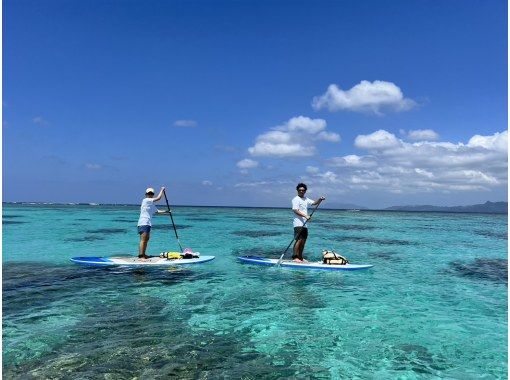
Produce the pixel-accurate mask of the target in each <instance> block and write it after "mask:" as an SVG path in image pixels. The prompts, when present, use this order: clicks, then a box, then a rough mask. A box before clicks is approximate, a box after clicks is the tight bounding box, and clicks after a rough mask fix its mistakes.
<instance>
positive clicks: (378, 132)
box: [2, 0, 508, 208]
mask: <svg viewBox="0 0 510 380" xmlns="http://www.w3.org/2000/svg"><path fill="white" fill-rule="evenodd" d="M2 12H3V20H2V24H3V28H2V34H3V44H2V58H3V64H2V68H3V77H2V79H3V88H2V149H3V154H2V163H3V165H2V197H3V201H7V202H14V201H36V202H64V203H65V202H94V203H133V204H136V203H139V202H140V200H141V199H142V198H143V195H144V192H145V189H146V188H147V187H149V186H151V187H154V188H156V189H158V188H160V187H161V186H166V187H167V194H168V196H169V200H170V203H171V204H176V205H213V206H264V207H267V206H277V207H287V206H289V205H290V200H291V198H292V197H294V196H295V195H296V191H295V188H296V185H297V184H298V183H299V182H305V183H306V184H307V185H308V193H307V195H308V196H309V197H310V198H312V199H316V198H317V197H319V196H321V195H324V196H325V197H326V203H324V207H326V206H330V207H335V206H339V205H345V204H350V205H359V206H363V207H370V208H384V207H389V206H393V205H423V204H430V205H442V206H456V205H468V204H477V203H484V202H486V201H506V200H507V197H508V193H507V189H508V183H507V180H508V179H507V175H508V169H507V166H508V164H507V163H508V158H507V157H508V142H507V139H508V137H507V136H508V135H507V121H508V116H507V105H508V98H507V89H508V78H507V72H508V71H507V57H508V53H507V48H508V42H507V36H508V35H507V15H508V11H507V3H506V1H502V0H479V1H478V0H476V1H475V0H445V1H418V0H405V1H398V0H395V1H378V0H377V1H376V0H373V1H370V0H365V1H357V0H353V1H322V0H318V1H312V2H310V1H283V0H282V1H279V0H275V1H264V0H258V1H249V0H246V1H150V0H149V1H142V0H139V1H134V0H125V1H103V0H91V1H67V0H44V1H40V0H38V1H29V0H4V1H3V9H2Z"/></svg>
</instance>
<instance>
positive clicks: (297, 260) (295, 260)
mask: <svg viewBox="0 0 510 380" xmlns="http://www.w3.org/2000/svg"><path fill="white" fill-rule="evenodd" d="M292 261H293V262H295V263H299V264H301V263H302V262H303V261H302V260H299V259H294V260H292Z"/></svg>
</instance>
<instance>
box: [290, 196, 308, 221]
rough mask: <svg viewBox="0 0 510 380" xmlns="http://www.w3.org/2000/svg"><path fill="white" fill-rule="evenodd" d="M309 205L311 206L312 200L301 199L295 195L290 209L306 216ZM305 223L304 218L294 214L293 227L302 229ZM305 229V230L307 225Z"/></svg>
mask: <svg viewBox="0 0 510 380" xmlns="http://www.w3.org/2000/svg"><path fill="white" fill-rule="evenodd" d="M311 204H313V200H311V199H310V198H306V197H305V198H301V197H300V196H299V195H296V196H295V197H294V198H292V209H293V210H299V211H301V212H304V213H305V214H306V215H308V206H310V205H311ZM305 222H306V219H305V218H303V217H302V216H298V215H296V213H294V227H302V226H303V225H304V224H305ZM305 228H307V225H306V226H305Z"/></svg>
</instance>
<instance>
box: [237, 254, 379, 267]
mask: <svg viewBox="0 0 510 380" xmlns="http://www.w3.org/2000/svg"><path fill="white" fill-rule="evenodd" d="M237 259H238V260H239V261H241V262H242V263H246V264H255V265H267V266H276V265H277V264H278V259H268V258H266V257H258V256H239V257H238V258H237ZM280 265H281V267H282V268H291V269H317V270H332V271H341V270H361V269H368V268H372V267H373V265H368V264H345V265H329V264H324V263H322V261H319V262H308V263H296V262H294V261H291V260H283V261H282V262H281V264H280Z"/></svg>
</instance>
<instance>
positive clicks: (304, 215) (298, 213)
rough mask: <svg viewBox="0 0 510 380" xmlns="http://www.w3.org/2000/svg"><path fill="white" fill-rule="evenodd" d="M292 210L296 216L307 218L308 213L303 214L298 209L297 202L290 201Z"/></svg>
mask: <svg viewBox="0 0 510 380" xmlns="http://www.w3.org/2000/svg"><path fill="white" fill-rule="evenodd" d="M292 211H294V214H296V215H297V216H300V217H302V218H305V219H306V220H308V219H309V217H308V214H305V213H304V212H302V211H301V210H299V203H298V202H294V201H292Z"/></svg>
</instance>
